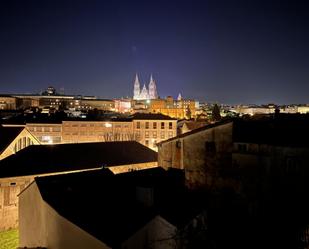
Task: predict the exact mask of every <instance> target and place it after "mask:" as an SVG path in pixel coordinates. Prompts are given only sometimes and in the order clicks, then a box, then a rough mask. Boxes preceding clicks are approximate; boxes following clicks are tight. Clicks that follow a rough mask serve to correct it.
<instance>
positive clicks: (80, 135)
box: [26, 113, 177, 150]
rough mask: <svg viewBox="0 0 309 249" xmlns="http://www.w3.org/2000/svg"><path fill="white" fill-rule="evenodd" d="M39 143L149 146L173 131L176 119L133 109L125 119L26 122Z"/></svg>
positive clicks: (174, 130)
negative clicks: (104, 143)
mask: <svg viewBox="0 0 309 249" xmlns="http://www.w3.org/2000/svg"><path fill="white" fill-rule="evenodd" d="M26 127H27V129H28V130H29V131H30V132H31V134H33V135H34V136H35V137H36V138H37V139H38V140H39V141H40V143H41V144H60V143H83V142H108V141H137V142H139V143H141V144H143V145H145V146H147V147H149V148H151V149H153V150H156V143H158V142H161V141H163V140H165V139H168V138H171V137H174V136H176V135H177V120H176V119H173V118H170V117H168V116H164V115H161V114H146V113H145V114H142V113H136V114H135V115H133V116H132V117H131V118H129V119H127V120H122V121H120V120H119V121H118V120H113V121H88V120H79V121H62V122H61V123H58V124H56V123H54V124H52V123H49V124H48V123H27V124H26Z"/></svg>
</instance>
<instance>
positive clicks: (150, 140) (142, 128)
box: [132, 113, 177, 150]
mask: <svg viewBox="0 0 309 249" xmlns="http://www.w3.org/2000/svg"><path fill="white" fill-rule="evenodd" d="M132 120H133V133H134V137H135V139H136V141H138V142H140V143H141V144H144V145H145V146H147V147H149V148H152V149H154V150H157V143H159V142H161V141H164V140H166V139H169V138H172V137H175V136H176V135H177V120H176V119H173V118H170V117H168V116H165V115H162V114H146V113H136V114H134V116H133V118H132Z"/></svg>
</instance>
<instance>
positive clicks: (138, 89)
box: [133, 74, 141, 99]
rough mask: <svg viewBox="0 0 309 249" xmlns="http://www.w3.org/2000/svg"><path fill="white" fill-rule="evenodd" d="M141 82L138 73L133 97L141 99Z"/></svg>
mask: <svg viewBox="0 0 309 249" xmlns="http://www.w3.org/2000/svg"><path fill="white" fill-rule="evenodd" d="M140 91H141V90H140V83H139V80H138V76H137V74H136V75H135V81H134V91H133V99H140Z"/></svg>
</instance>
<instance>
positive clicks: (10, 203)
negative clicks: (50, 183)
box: [0, 141, 157, 231]
mask: <svg viewBox="0 0 309 249" xmlns="http://www.w3.org/2000/svg"><path fill="white" fill-rule="evenodd" d="M137 155H138V156H137ZM103 167H108V168H110V170H111V171H112V172H114V173H115V174H117V173H122V172H128V171H132V170H140V169H145V168H153V167H157V153H156V152H154V151H152V150H150V149H149V148H147V147H145V146H143V145H141V144H139V143H137V142H133V141H130V142H109V143H79V144H58V145H37V146H29V147H27V148H25V149H23V150H21V151H19V152H17V153H16V154H14V155H12V156H10V157H7V158H5V159H3V160H2V161H0V169H1V170H0V231H2V230H7V229H10V228H16V227H17V226H18V199H17V195H18V194H19V193H20V192H21V191H22V190H23V189H24V188H25V187H27V186H28V185H29V184H30V183H31V182H32V181H33V179H34V177H36V176H44V175H55V174H64V173H71V172H80V171H89V170H95V169H100V168H103Z"/></svg>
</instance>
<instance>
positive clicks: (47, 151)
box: [0, 141, 157, 177]
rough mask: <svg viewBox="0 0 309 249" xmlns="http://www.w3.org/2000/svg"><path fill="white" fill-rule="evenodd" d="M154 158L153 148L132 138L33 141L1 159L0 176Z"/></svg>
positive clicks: (60, 170) (78, 168)
mask: <svg viewBox="0 0 309 249" xmlns="http://www.w3.org/2000/svg"><path fill="white" fill-rule="evenodd" d="M156 161H157V153H156V152H155V151H153V150H151V149H149V148H148V147H146V146H144V145H142V144H140V143H138V142H135V141H123V142H102V143H78V144H55V145H35V146H29V147H27V148H25V149H23V150H21V151H19V152H17V153H16V154H14V155H12V156H9V157H7V158H5V159H4V160H2V161H1V162H0V177H11V176H24V175H36V174H45V173H54V172H63V171H71V170H82V169H89V168H98V167H105V166H116V165H127V164H137V163H146V162H156Z"/></svg>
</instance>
